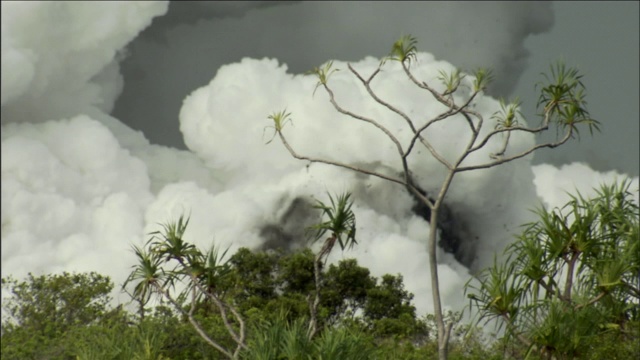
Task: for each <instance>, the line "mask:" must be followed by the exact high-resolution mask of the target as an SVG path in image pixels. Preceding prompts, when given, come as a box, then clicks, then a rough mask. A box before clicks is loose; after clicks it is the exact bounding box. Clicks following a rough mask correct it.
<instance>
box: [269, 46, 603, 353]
mask: <svg viewBox="0 0 640 360" xmlns="http://www.w3.org/2000/svg"><path fill="white" fill-rule="evenodd" d="M416 44H417V41H416V39H415V38H413V37H411V36H403V37H402V38H400V39H399V40H398V41H396V42H395V43H394V44H393V47H392V51H391V54H390V55H389V56H388V57H386V58H384V59H383V61H382V62H381V63H380V65H379V66H378V68H377V69H376V70H375V71H374V72H373V73H372V74H370V75H368V76H364V75H362V74H360V73H359V72H358V71H357V70H356V69H355V68H354V67H353V66H351V64H348V70H349V71H350V73H351V74H353V76H355V77H356V78H357V80H358V81H359V83H360V84H362V86H363V87H364V88H365V89H366V91H367V93H368V94H369V95H370V97H371V98H372V99H373V100H374V101H375V102H376V103H378V104H379V105H381V106H383V107H385V108H387V109H388V110H390V111H391V112H393V113H394V114H396V115H397V116H398V118H399V119H400V120H401V121H403V122H404V123H406V128H407V129H408V130H409V131H411V133H412V134H413V135H412V137H411V139H410V140H409V141H408V142H407V143H404V144H403V143H401V142H400V141H399V140H398V136H397V134H394V133H393V132H392V131H390V130H389V128H387V127H385V126H384V125H382V124H381V122H380V121H378V120H376V119H374V118H371V117H367V116H363V115H361V114H357V113H354V112H352V111H350V110H349V109H346V108H345V107H343V106H342V105H341V104H340V103H339V102H338V100H336V98H335V96H334V92H333V91H332V88H331V86H330V85H329V77H330V76H331V74H332V73H333V72H335V71H337V70H338V69H332V65H333V64H332V62H328V63H327V64H325V65H324V66H323V67H321V68H315V69H314V70H313V71H312V73H313V74H315V76H317V78H318V84H317V86H316V90H317V88H318V87H322V88H323V89H324V90H325V91H326V92H327V94H328V95H329V101H330V103H331V105H332V106H333V108H334V109H335V110H336V111H337V112H339V113H340V114H343V115H346V116H347V117H349V118H351V119H353V120H355V121H362V122H364V123H367V124H369V125H370V126H373V127H375V128H377V129H379V130H380V131H381V132H382V133H383V134H384V135H385V136H386V138H387V139H388V140H389V141H390V142H391V143H393V145H394V146H395V148H396V150H397V153H398V162H399V164H400V166H401V168H402V172H401V175H399V176H394V175H388V174H383V173H381V172H377V171H372V170H369V169H364V168H362V167H358V166H354V165H351V164H348V163H344V162H340V161H334V160H329V159H323V158H316V157H311V156H306V155H302V154H299V153H297V152H296V151H295V149H293V148H292V146H291V145H290V144H289V142H288V141H287V138H286V137H285V135H284V133H283V129H284V127H285V125H286V124H287V122H290V121H291V118H290V116H291V114H290V113H288V112H287V111H286V110H283V111H279V112H274V113H273V114H271V115H270V116H269V117H268V118H269V119H271V120H272V121H273V124H274V126H273V128H274V130H275V133H274V136H275V135H277V136H278V137H279V139H280V140H281V141H282V144H283V145H284V146H285V147H286V148H287V150H288V151H289V153H290V154H291V156H293V157H294V158H296V159H299V160H306V161H310V162H314V163H323V164H328V165H332V166H338V167H341V168H345V169H349V170H352V171H356V172H359V173H363V174H367V175H371V176H376V177H379V178H382V179H385V180H387V181H390V182H393V183H396V184H400V185H402V186H405V187H406V188H407V189H408V190H409V191H410V192H411V193H412V194H413V195H415V196H416V197H417V198H418V199H419V200H420V201H421V202H423V203H424V204H425V205H426V206H428V208H429V209H430V210H431V215H430V219H429V223H430V224H431V226H430V231H429V239H428V254H429V270H430V277H431V288H432V295H433V304H434V312H435V318H436V324H437V327H438V353H439V359H441V360H445V359H447V357H448V343H449V336H450V333H451V328H452V326H453V322H451V321H447V320H445V318H444V316H443V310H442V305H441V301H440V285H439V277H438V268H437V256H436V254H437V253H436V239H437V225H436V224H438V216H439V214H440V210H441V208H442V204H443V202H444V200H445V197H446V195H447V192H448V190H449V188H450V186H451V182H452V180H453V178H454V176H455V175H456V174H458V173H461V172H465V171H472V170H479V169H486V168H491V167H494V166H498V165H501V164H504V163H507V162H510V161H513V160H516V159H519V158H522V157H524V156H527V155H528V154H531V153H532V152H534V151H536V150H538V149H541V148H555V147H557V146H560V145H562V144H564V143H565V142H567V141H568V140H569V139H571V138H573V137H575V136H576V135H579V133H578V126H582V125H585V126H588V128H589V130H590V132H592V131H593V129H596V130H599V128H598V124H599V123H598V122H597V121H596V120H594V119H591V118H590V116H589V113H588V112H587V110H586V109H585V104H586V103H585V100H584V86H583V84H582V82H581V80H580V79H581V77H582V75H580V74H579V73H578V71H577V70H575V69H571V68H569V69H568V68H566V67H565V66H564V64H562V63H558V64H556V65H553V66H551V75H550V76H546V75H545V79H546V81H545V83H543V84H541V88H540V97H539V99H538V103H537V105H538V108H539V109H540V110H541V114H540V115H541V118H542V119H541V122H540V125H539V126H537V127H528V126H523V125H521V123H520V122H519V119H520V118H522V114H521V113H520V112H519V110H518V106H519V105H520V102H519V101H518V100H516V101H513V102H511V103H505V102H504V101H502V102H501V109H500V110H499V111H497V112H496V113H494V115H493V116H492V119H493V120H495V123H496V124H497V125H495V127H494V128H493V130H491V131H489V132H486V131H485V132H482V131H481V130H482V129H483V126H486V123H485V121H484V119H483V117H482V115H481V114H480V113H478V112H476V111H474V109H473V107H472V106H471V105H472V103H473V101H474V99H475V98H476V97H477V96H478V94H479V93H480V92H481V91H483V90H484V89H486V86H487V84H488V83H489V82H490V80H491V78H492V75H491V73H490V71H487V70H483V69H480V70H477V71H476V72H475V73H474V78H473V81H472V83H471V84H470V85H471V87H472V89H471V91H470V93H469V95H467V96H464V94H463V93H462V92H459V90H460V89H461V88H462V87H464V86H467V85H466V83H463V79H464V78H465V75H463V74H461V72H460V71H455V72H453V73H450V74H447V73H445V72H441V76H440V78H439V79H440V80H441V81H442V83H443V84H444V86H445V90H444V91H442V92H439V91H437V90H436V89H435V87H433V86H432V85H430V84H428V83H426V82H425V81H422V80H420V79H418V78H416V76H414V74H413V73H412V72H411V70H410V66H411V62H412V61H414V60H416V57H417V48H416ZM387 61H398V62H400V64H401V66H402V69H403V70H404V73H405V74H406V76H407V79H408V81H409V84H410V85H411V86H417V87H418V88H419V89H422V90H424V91H426V92H428V93H429V94H431V95H432V96H433V98H434V99H435V100H437V101H438V102H439V103H440V104H442V105H444V106H445V108H446V110H445V111H443V112H442V113H440V114H439V115H437V116H435V117H433V118H431V119H428V120H427V121H426V122H423V123H418V122H417V121H416V119H414V118H413V117H412V116H410V115H409V114H407V113H406V112H404V111H402V110H400V109H399V108H398V107H396V106H394V105H392V104H390V103H388V102H386V101H385V100H384V99H382V98H381V97H380V96H378V95H377V94H376V92H375V91H374V90H373V89H372V87H371V82H372V81H373V79H374V78H375V77H376V76H377V75H378V74H379V73H380V71H381V69H382V68H383V66H384V65H385V63H386V62H387ZM314 93H315V90H314ZM454 94H456V95H459V96H462V98H466V100H464V101H462V102H461V103H456V101H455V100H454ZM460 116H462V117H463V118H464V119H465V120H466V124H467V125H468V128H469V132H468V134H460V135H461V139H462V138H463V135H466V136H468V140H467V143H466V146H465V147H464V150H463V151H462V153H461V154H460V155H459V156H458V157H457V159H455V160H454V161H449V160H447V159H446V158H445V157H444V156H443V155H442V154H441V153H439V152H438V149H435V148H434V146H432V144H431V143H430V142H429V141H428V140H427V139H426V137H425V134H426V133H427V132H428V131H429V128H430V127H431V126H432V125H434V124H436V123H438V122H440V121H446V120H447V119H452V118H459V117H460ZM552 124H553V125H555V126H556V127H557V128H558V132H559V135H558V136H557V137H556V140H555V141H553V142H547V143H541V144H537V145H534V146H532V147H530V148H528V149H526V150H524V151H521V152H518V153H514V154H509V155H507V153H508V151H507V150H508V148H509V140H510V138H511V134H512V133H516V132H527V133H532V134H537V133H541V132H543V131H545V130H548V129H549V127H550V125H552ZM481 134H484V135H481ZM497 136H502V139H503V142H502V144H503V145H502V148H501V150H500V151H498V152H497V153H494V154H491V155H490V156H488V158H487V159H486V162H484V163H480V164H475V165H463V162H464V160H465V159H467V157H468V156H469V155H471V154H473V153H475V152H477V151H478V150H480V149H482V148H484V147H485V146H486V145H487V144H488V143H489V141H490V140H491V139H493V138H494V137H497ZM416 147H424V148H426V149H427V150H428V151H429V153H430V154H431V156H433V157H434V158H435V159H436V160H437V161H438V162H439V163H440V164H441V165H442V166H444V167H445V169H446V177H445V179H444V181H443V182H442V184H441V186H440V189H439V191H438V194H437V197H436V198H435V199H430V198H429V196H427V195H425V194H423V193H422V192H421V191H420V189H419V188H418V187H417V186H416V185H415V183H414V181H413V180H412V176H411V174H412V172H411V169H410V167H409V164H408V161H407V159H408V157H409V156H410V155H411V154H412V153H415V152H416V151H415V148H416Z"/></svg>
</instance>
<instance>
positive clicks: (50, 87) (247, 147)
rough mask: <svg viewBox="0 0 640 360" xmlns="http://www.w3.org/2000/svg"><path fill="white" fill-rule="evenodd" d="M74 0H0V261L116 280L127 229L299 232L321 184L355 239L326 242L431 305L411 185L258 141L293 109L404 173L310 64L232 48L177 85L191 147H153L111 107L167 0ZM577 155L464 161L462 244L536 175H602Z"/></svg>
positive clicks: (378, 114)
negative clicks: (352, 218)
mask: <svg viewBox="0 0 640 360" xmlns="http://www.w3.org/2000/svg"><path fill="white" fill-rule="evenodd" d="M74 4H76V3H68V4H67V3H65V4H58V3H53V2H51V3H47V2H42V3H35V4H31V3H29V4H27V3H24V4H22V3H21V4H11V5H9V3H2V16H3V18H2V20H3V23H2V44H3V49H2V64H3V65H2V90H3V91H2V92H3V97H2V153H1V154H2V218H1V221H2V274H3V276H6V275H9V274H11V275H13V276H15V277H18V278H20V277H22V276H24V275H25V274H26V273H27V272H34V273H36V274H42V273H51V272H60V271H65V270H66V271H89V270H94V271H99V272H102V273H106V274H109V275H111V276H112V277H113V279H114V281H115V282H116V284H121V283H122V282H123V280H124V278H125V276H126V274H127V272H128V270H129V266H131V265H132V264H133V261H134V258H133V256H132V253H131V251H130V248H129V246H130V244H132V243H133V244H141V243H142V242H143V241H144V240H146V235H145V234H147V233H148V232H150V231H154V230H157V229H158V226H157V223H159V222H166V221H169V220H175V219H176V218H177V217H178V216H180V215H182V214H186V215H189V214H190V215H191V223H190V227H189V229H188V232H187V234H186V237H187V240H189V241H192V242H194V243H196V244H198V245H200V246H203V247H208V246H210V245H211V244H212V243H215V244H217V245H218V246H221V247H223V248H224V247H227V246H231V250H235V249H237V248H238V247H241V246H247V247H251V248H260V247H263V246H274V244H275V243H277V242H280V243H279V244H281V245H282V244H283V242H284V245H286V246H291V247H295V246H299V245H300V244H299V241H296V239H298V238H299V237H300V236H301V235H302V234H303V229H304V225H306V224H308V223H309V222H311V221H314V217H313V214H311V213H309V211H308V209H307V207H306V206H305V204H307V203H308V202H311V201H313V198H314V197H315V198H317V199H320V200H323V201H325V200H326V199H327V198H326V192H327V191H328V192H331V193H335V192H342V191H351V192H353V194H354V197H355V201H356V203H355V209H354V210H355V212H356V216H357V222H358V240H359V245H358V246H357V247H356V248H355V249H353V250H350V251H347V252H345V253H344V254H342V253H340V252H339V251H336V252H335V253H334V254H333V257H332V261H335V260H336V259H339V258H341V257H343V256H344V257H355V258H357V259H358V260H359V261H360V263H361V264H362V265H364V266H367V267H369V268H370V269H371V270H372V271H373V273H374V275H377V276H379V275H382V274H384V273H401V274H402V275H403V276H404V278H405V283H406V285H407V288H408V289H409V290H410V291H412V292H414V293H415V295H416V304H417V306H418V309H419V311H420V312H421V313H425V312H427V311H431V309H432V307H431V300H430V299H431V297H430V285H429V281H428V267H427V256H426V246H425V242H426V234H427V232H428V226H429V224H427V223H426V222H425V221H424V220H422V219H421V218H420V217H419V216H417V215H415V214H414V213H413V212H412V206H413V200H412V199H411V197H410V196H409V195H408V193H407V192H406V191H405V190H404V189H402V188H401V187H400V186H397V185H393V184H389V183H387V182H384V181H383V180H380V179H377V178H372V177H365V176H361V175H357V174H355V173H352V172H348V171H345V170H342V169H337V168H333V167H330V166H326V165H318V164H313V165H309V166H308V164H307V163H306V162H302V161H298V160H295V159H293V158H292V157H291V156H290V155H289V153H288V152H287V151H286V149H285V148H284V147H283V146H282V144H280V142H279V140H278V139H275V140H274V141H273V142H272V143H270V144H266V142H267V141H268V140H269V139H270V136H271V135H272V133H271V132H270V131H271V130H270V129H269V128H268V126H269V125H270V124H269V121H268V120H267V115H269V114H270V113H272V112H274V111H280V110H283V109H284V108H287V110H288V111H290V112H292V114H293V116H292V119H293V122H292V124H288V125H287V126H286V128H285V130H284V134H285V135H286V136H287V138H288V139H289V141H290V142H291V144H292V146H293V147H294V148H295V149H296V150H297V151H298V152H299V153H301V154H305V155H311V156H317V157H325V158H328V159H336V160H341V161H344V162H349V163H352V164H358V165H360V166H368V167H377V169H379V170H382V171H397V170H398V169H399V168H398V167H397V166H398V162H397V153H395V150H394V149H393V147H392V146H391V144H390V143H389V142H388V141H387V140H386V139H385V138H384V137H383V136H381V134H380V133H379V132H377V131H375V129H373V128H371V127H370V126H364V125H363V124H361V123H359V122H357V121H355V120H353V119H348V118H345V117H344V116H339V114H338V113H336V112H335V110H334V109H333V108H332V107H331V105H330V104H329V102H328V100H327V95H326V94H325V93H324V92H323V91H322V89H319V90H318V91H317V92H316V94H315V96H312V92H313V89H314V86H315V79H314V78H313V77H310V76H294V75H292V74H289V73H287V70H286V66H285V65H283V64H280V63H279V62H278V61H277V60H274V59H262V60H254V59H243V60H242V61H241V62H239V63H234V64H229V65H226V66H224V67H222V68H220V69H219V71H218V73H217V75H216V76H215V77H214V78H213V80H211V82H210V83H209V84H208V85H206V86H204V87H201V88H199V89H192V90H194V91H193V92H192V93H191V94H190V95H189V96H188V97H187V98H186V99H185V100H184V104H183V107H182V110H181V112H180V127H181V130H182V132H183V134H184V139H185V143H186V144H187V145H188V147H189V149H190V150H191V151H179V150H175V149H170V148H166V147H161V146H158V145H151V144H149V142H148V141H147V140H146V139H145V138H144V136H143V135H142V134H141V133H139V132H135V131H133V130H131V129H130V128H128V127H127V126H126V125H124V124H123V123H121V122H120V121H119V120H118V119H115V118H113V117H112V116H110V115H109V114H108V112H109V110H110V108H111V106H110V105H109V104H112V103H113V101H114V99H115V97H116V96H117V94H118V92H119V89H120V86H121V85H117V84H120V82H121V79H120V76H119V74H118V65H117V60H116V59H115V54H116V52H117V51H119V50H120V49H122V47H123V46H125V45H126V44H127V42H128V41H130V40H131V39H132V38H133V37H135V36H136V34H137V33H138V32H140V31H141V29H142V28H144V27H145V26H147V25H148V24H149V23H150V21H151V19H152V18H153V17H154V16H158V15H161V14H163V13H164V12H165V11H166V3H126V2H123V3H108V4H109V5H100V6H104V7H101V8H99V10H98V8H93V7H91V6H90V5H87V4H84V5H80V6H79V7H76V6H77V5H74ZM91 4H96V3H91ZM92 6H93V5H92ZM52 14H55V16H54V15H52ZM45 19H51V20H45ZM96 19H100V20H103V21H98V22H96V21H94V20H96ZM5 20H10V21H5ZM40 21H49V23H47V24H45V25H39V26H40V28H41V29H61V30H56V31H53V30H52V31H51V33H49V32H45V33H41V32H30V31H26V30H25V29H27V28H28V27H29V26H34V25H33V24H40V23H39V22H40ZM59 23H64V24H65V25H67V26H65V27H62V28H60V27H58V25H59ZM74 24H75V25H74ZM53 41H55V42H56V43H55V44H54V43H53ZM58 43H59V45H58ZM5 50H6V51H5ZM5 60H7V61H5ZM378 62H379V59H374V58H370V57H369V58H365V59H364V60H361V61H358V62H355V63H353V66H354V67H355V68H356V69H357V70H358V71H360V72H361V73H363V74H367V75H368V74H370V73H371V72H372V71H373V69H374V68H375V67H376V66H377V65H378ZM334 67H335V68H340V69H342V71H339V72H336V73H334V74H333V75H332V77H331V80H330V84H331V86H332V87H334V89H335V93H336V97H337V99H338V101H340V102H341V103H342V104H343V105H344V106H345V107H348V108H349V109H351V110H353V111H354V112H357V113H360V114H364V115H367V116H372V117H375V118H376V119H379V120H380V121H381V122H382V123H384V124H385V125H386V126H388V127H389V128H391V129H393V130H394V131H397V132H398V134H399V137H400V138H402V139H406V137H407V136H409V133H408V130H407V129H404V130H402V124H403V122H401V121H400V119H398V118H397V116H394V115H392V114H391V113H389V112H388V111H387V110H385V109H383V108H381V107H380V106H378V105H376V104H375V103H374V102H373V101H372V100H371V99H369V97H368V96H367V95H366V93H365V92H364V91H363V90H362V88H361V87H359V86H358V83H357V80H356V79H355V78H354V77H353V76H351V75H350V74H349V73H348V71H347V70H346V63H344V62H341V61H336V62H334ZM451 69H453V67H452V65H450V64H449V63H447V62H444V61H436V60H435V58H434V57H433V56H432V55H430V54H427V53H420V54H419V58H418V62H417V64H416V66H415V67H414V71H415V74H416V76H417V77H418V78H420V79H423V80H425V81H428V82H432V83H434V81H435V78H436V77H437V75H438V70H445V71H450V70H451ZM185 71H188V69H187V70H185ZM208 80H209V79H202V83H203V84H206V83H207V81H208ZM469 80H470V79H467V81H469ZM374 88H375V90H376V91H378V93H379V95H380V96H382V97H383V98H385V99H387V100H388V101H389V102H391V103H393V104H397V105H398V106H399V107H400V108H402V109H403V110H404V111H406V112H407V113H409V114H411V115H412V116H415V117H416V119H420V120H416V121H418V122H420V121H424V120H425V119H426V118H429V117H432V116H434V115H435V114H437V113H438V112H439V111H441V110H442V108H441V107H440V105H439V104H438V103H437V102H436V101H433V100H432V99H431V98H430V96H429V95H428V94H426V93H425V92H423V91H419V90H418V89H416V88H415V87H413V86H411V85H410V84H409V82H408V81H407V79H406V77H405V75H404V74H403V73H402V71H401V70H400V69H399V67H398V65H397V64H394V63H388V64H387V65H386V66H385V70H384V72H382V73H381V74H380V76H379V79H378V80H377V81H376V82H374ZM5 89H7V92H6V93H5ZM139 102H140V106H154V104H152V103H146V102H145V100H144V99H139ZM475 106H476V109H477V111H479V112H480V113H482V114H483V115H484V117H485V121H487V122H488V124H487V125H486V127H487V129H491V128H492V127H493V126H492V124H490V120H489V118H490V116H491V114H492V113H493V112H494V111H496V109H497V107H498V104H497V102H496V101H495V100H494V99H492V98H490V97H485V96H482V97H479V98H478V99H477V100H476V102H475ZM465 133H466V125H465V124H464V122H463V121H461V119H451V120H450V121H447V122H445V123H443V124H442V125H440V126H434V128H433V130H432V132H431V133H430V134H429V135H428V138H429V139H430V140H431V141H432V142H433V143H434V146H435V147H436V148H437V149H440V150H441V151H442V153H443V155H444V156H445V157H448V158H452V157H454V156H455V155H456V154H458V152H459V151H460V150H461V148H462V146H463V141H464V134H465ZM511 140H512V147H511V148H510V151H512V152H516V151H518V150H519V149H523V148H527V147H529V146H531V145H532V144H533V142H534V139H533V137H532V136H530V135H518V136H513V137H512V139H511ZM498 145H499V144H494V143H490V144H489V145H488V147H487V149H485V150H486V151H483V152H478V154H477V155H475V156H474V157H471V158H469V159H468V162H469V164H471V163H477V162H482V161H486V160H488V154H489V153H490V152H494V151H495V149H496V148H497V146H498ZM425 153H426V151H425V150H422V154H421V155H420V154H417V153H416V156H414V157H412V158H411V159H410V161H411V166H412V169H413V170H414V172H415V177H416V180H417V181H418V183H419V184H420V186H421V187H423V188H424V190H426V191H428V192H432V191H434V190H435V189H436V188H437V186H438V185H439V184H440V182H441V181H442V179H443V176H444V175H443V174H444V173H443V169H442V167H441V166H440V165H439V164H438V163H437V162H435V161H434V160H433V159H432V158H431V157H429V156H425ZM381 164H384V165H386V167H383V166H382V165H381ZM575 166H578V165H575ZM578 170H580V171H582V172H583V174H587V175H588V176H585V175H581V176H580V177H579V178H574V177H571V175H569V174H575V173H576V171H577V170H576V169H573V168H569V167H567V168H563V169H560V170H558V169H555V168H553V167H548V166H545V165H542V166H538V167H535V168H533V171H532V167H531V165H530V159H522V160H520V161H517V162H514V163H511V164H508V165H505V166H501V167H499V168H495V169H490V170H483V171H476V172H468V173H464V174H460V175H459V176H458V177H457V178H456V180H455V181H454V184H453V187H452V189H451V192H450V195H449V197H448V199H447V205H448V206H449V207H450V210H451V213H452V216H453V219H455V221H456V222H457V223H456V224H457V226H458V228H459V231H460V233H461V234H462V235H463V237H464V238H465V239H466V240H467V241H470V243H473V244H476V248H475V249H470V250H469V252H470V254H471V255H472V256H475V257H476V258H477V259H475V262H474V263H473V265H474V267H476V268H477V267H481V266H482V265H484V264H487V262H488V261H489V260H490V259H491V258H492V256H493V253H494V252H495V251H497V250H500V249H501V248H502V246H503V245H504V244H505V243H506V242H507V241H509V239H510V236H511V233H513V232H515V231H517V226H518V225H519V224H521V223H522V222H525V221H528V220H530V219H531V214H530V213H529V212H528V211H527V209H528V208H530V207H533V206H535V205H536V203H537V198H536V187H537V192H538V194H539V195H540V196H542V198H543V200H544V201H545V202H546V203H548V204H551V205H553V204H556V203H557V202H558V201H561V199H558V195H557V194H558V192H559V191H560V190H559V189H562V190H568V191H570V190H572V189H571V186H572V185H570V184H573V182H572V181H574V180H566V179H579V180H580V181H581V182H580V183H579V184H577V185H578V186H579V189H581V190H582V189H583V188H585V187H586V188H588V187H590V186H595V185H597V183H598V181H599V179H598V178H597V176H596V175H597V173H594V172H589V171H590V170H589V169H588V168H586V167H585V168H584V169H578ZM563 172H566V173H567V174H568V175H563ZM534 173H535V174H534ZM534 175H535V177H534ZM604 176H605V177H607V176H609V175H604ZM534 179H535V185H534ZM549 179H554V180H549ZM588 179H592V180H593V181H592V182H591V183H589V180H588ZM636 184H637V179H636ZM274 229H275V230H274ZM274 234H275V235H274ZM287 241H292V242H293V243H292V244H286V242H287ZM440 259H441V261H442V263H441V264H440V274H441V277H442V281H441V283H442V290H443V298H444V303H445V305H446V306H447V307H450V308H453V309H459V308H460V307H462V306H463V305H465V303H464V301H463V297H462V296H461V291H462V285H463V284H464V282H466V281H467V279H468V278H469V270H468V269H467V268H465V267H464V266H462V265H460V263H458V261H456V260H455V259H454V257H453V256H452V255H450V254H445V253H442V254H441V257H440ZM121 299H122V301H126V297H122V298H121Z"/></svg>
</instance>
